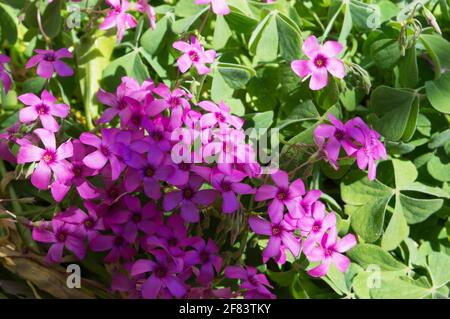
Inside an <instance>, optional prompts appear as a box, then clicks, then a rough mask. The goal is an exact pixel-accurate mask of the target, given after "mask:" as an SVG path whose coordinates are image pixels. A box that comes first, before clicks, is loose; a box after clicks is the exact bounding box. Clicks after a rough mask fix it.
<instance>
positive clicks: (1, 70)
mask: <svg viewBox="0 0 450 319" xmlns="http://www.w3.org/2000/svg"><path fill="white" fill-rule="evenodd" d="M10 61H11V59H10V57H9V56H6V55H4V54H0V81H2V83H3V88H4V89H5V93H8V91H9V89H10V88H11V84H12V80H11V76H10V75H9V73H8V72H7V71H6V69H5V66H4V65H5V64H8V63H9V62H10Z"/></svg>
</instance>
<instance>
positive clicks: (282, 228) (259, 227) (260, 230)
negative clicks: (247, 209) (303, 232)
mask: <svg viewBox="0 0 450 319" xmlns="http://www.w3.org/2000/svg"><path fill="white" fill-rule="evenodd" d="M248 223H249V225H250V228H251V229H252V230H253V231H254V232H255V234H258V235H265V236H269V242H268V243H267V246H266V248H265V249H264V251H263V253H262V255H263V257H264V259H269V258H271V257H276V256H278V255H279V254H280V250H282V249H283V250H284V246H285V247H287V248H288V249H289V250H290V251H291V253H292V255H294V257H297V256H298V254H299V253H300V242H299V241H298V240H297V239H296V238H295V236H294V230H295V227H293V226H291V225H290V224H289V223H287V222H286V221H284V220H281V221H279V222H273V221H272V222H269V221H267V220H265V219H262V218H260V217H254V216H251V217H250V218H249V219H248Z"/></svg>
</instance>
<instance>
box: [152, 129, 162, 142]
mask: <svg viewBox="0 0 450 319" xmlns="http://www.w3.org/2000/svg"><path fill="white" fill-rule="evenodd" d="M151 136H152V138H153V139H154V140H155V141H157V142H159V141H161V140H162V139H163V132H161V131H153V132H152V134H151Z"/></svg>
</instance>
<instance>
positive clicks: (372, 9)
mask: <svg viewBox="0 0 450 319" xmlns="http://www.w3.org/2000/svg"><path fill="white" fill-rule="evenodd" d="M348 9H349V10H350V13H351V16H352V23H353V25H354V26H355V27H356V29H357V30H358V31H361V32H368V31H370V30H372V29H375V28H377V27H378V23H377V22H379V21H380V20H381V16H380V10H379V8H378V6H377V5H375V4H370V5H369V4H366V3H364V2H362V1H357V0H350V1H349V7H348Z"/></svg>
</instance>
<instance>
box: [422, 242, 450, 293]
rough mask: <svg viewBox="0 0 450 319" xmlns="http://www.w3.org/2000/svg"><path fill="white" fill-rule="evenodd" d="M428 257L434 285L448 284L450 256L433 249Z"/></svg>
mask: <svg viewBox="0 0 450 319" xmlns="http://www.w3.org/2000/svg"><path fill="white" fill-rule="evenodd" d="M427 259H428V267H429V269H430V275H431V280H432V282H433V286H434V287H435V288H438V287H441V286H443V285H445V284H447V283H448V282H449V281H450V256H448V255H446V254H444V253H440V252H434V251H433V252H431V253H430V254H429V255H428V258H427Z"/></svg>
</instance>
